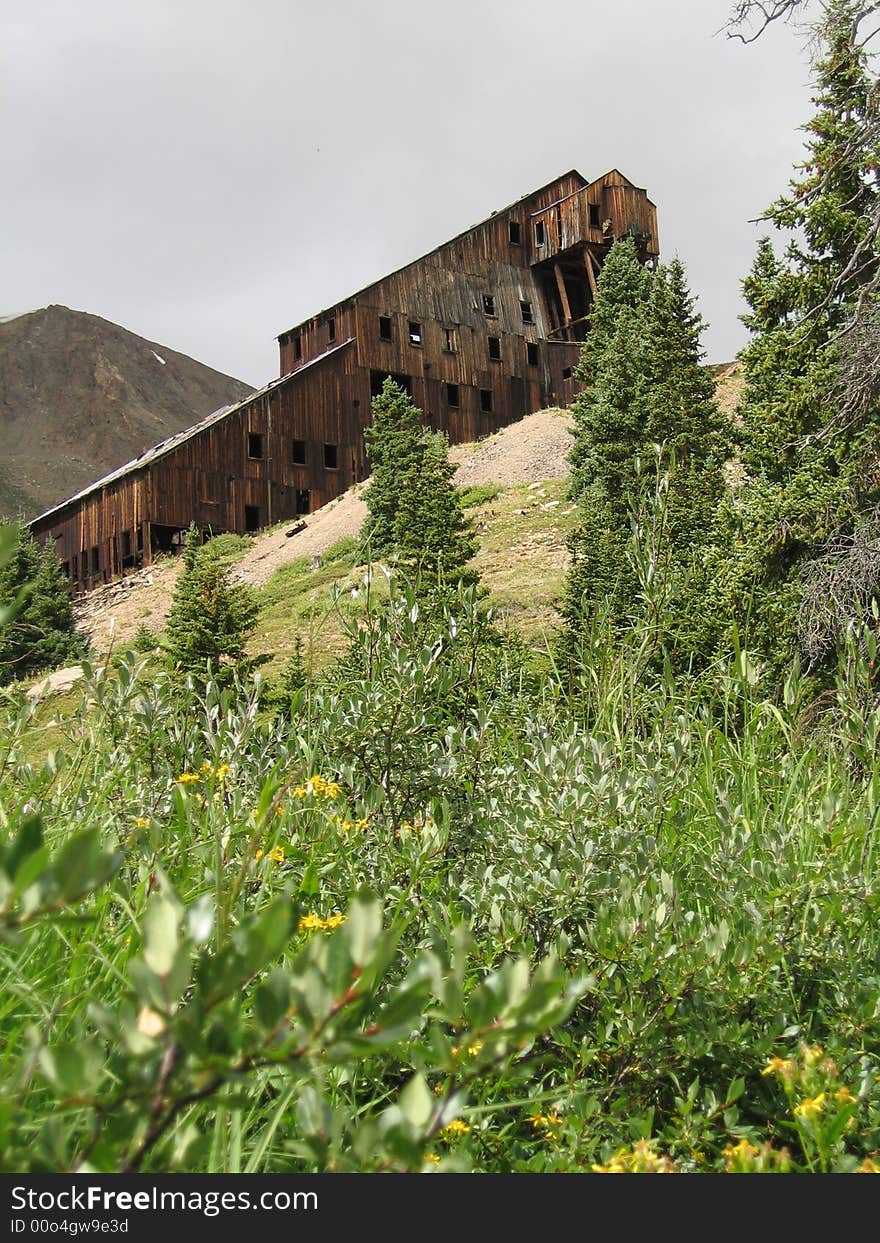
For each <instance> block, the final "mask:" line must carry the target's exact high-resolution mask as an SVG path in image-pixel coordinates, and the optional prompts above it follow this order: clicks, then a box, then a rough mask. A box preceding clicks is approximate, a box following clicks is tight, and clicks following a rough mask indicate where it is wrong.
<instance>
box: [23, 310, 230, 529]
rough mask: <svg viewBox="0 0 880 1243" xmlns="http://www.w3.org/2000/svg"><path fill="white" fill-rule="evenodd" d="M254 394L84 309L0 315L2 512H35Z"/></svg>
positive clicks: (202, 365) (173, 351)
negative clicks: (4, 316)
mask: <svg viewBox="0 0 880 1243" xmlns="http://www.w3.org/2000/svg"><path fill="white" fill-rule="evenodd" d="M251 391H252V388H251V386H250V385H248V384H245V383H243V382H242V381H241V380H235V379H233V378H232V377H231V376H227V375H223V374H222V373H221V372H219V371H214V370H213V368H211V367H206V366H205V365H204V364H203V363H199V362H196V361H195V359H192V358H188V357H187V356H186V355H185V354H178V353H177V352H176V351H175V350H171V349H169V348H168V347H167V346H163V345H158V344H156V343H155V342H153V341H146V340H144V338H143V337H139V336H137V335H136V334H135V333H133V332H129V331H128V330H127V329H125V328H121V327H120V326H119V325H118V324H113V323H110V322H109V321H108V320H106V319H101V318H100V317H99V316H97V315H88V314H86V313H85V312H83V311H71V310H69V309H68V308H67V307H64V306H48V307H44V308H43V309H41V310H38V311H31V312H30V313H28V314H25V315H18V316H15V317H13V318H10V319H6V320H0V437H2V439H0V444H2V450H0V517H14V516H16V515H18V514H22V515H23V516H24V517H26V518H31V517H34V515H35V514H37V513H38V512H40V511H41V510H43V509H47V508H49V506H51V505H54V504H56V503H57V502H59V501H63V500H64V499H65V498H66V497H68V496H70V495H71V494H72V493H74V492H76V491H78V490H79V489H80V488H84V487H86V486H87V485H88V484H89V483H92V482H93V481H94V480H95V479H99V478H100V477H101V476H102V475H104V474H106V473H107V472H108V471H110V470H113V469H114V468H115V467H117V466H121V465H122V464H123V463H124V462H127V461H128V460H129V459H130V458H132V457H135V456H137V454H139V453H141V452H143V450H144V449H146V448H149V447H150V446H151V445H154V444H156V443H157V442H158V441H160V440H164V439H165V437H166V436H170V435H171V434H172V433H173V432H178V431H181V430H182V429H183V428H185V427H189V426H190V425H191V424H192V423H195V422H197V421H198V420H199V419H201V418H203V417H204V416H205V415H206V414H210V413H211V412H212V411H213V410H217V409H218V408H219V407H220V406H224V405H228V404H231V403H233V402H237V401H241V400H242V399H243V398H244V397H246V396H247V395H248V393H250V392H251Z"/></svg>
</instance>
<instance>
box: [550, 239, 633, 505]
mask: <svg viewBox="0 0 880 1243" xmlns="http://www.w3.org/2000/svg"><path fill="white" fill-rule="evenodd" d="M650 290H651V273H650V272H649V271H648V269H647V268H646V267H645V266H644V265H643V264H642V263H641V262H640V261H639V256H638V251H637V250H636V246H635V243H634V242H633V240H632V238H624V239H623V240H621V241H618V242H615V243H614V245H613V246H612V247H611V250H610V251H609V252H608V258H607V259H606V260H605V264H604V266H603V268H602V272H601V275H600V276H599V281H598V287H597V291H596V302H595V305H594V307H593V310H592V312H591V314H590V331H589V333H588V334H587V339H586V341H585V342H584V345H583V348H582V350H581V357H580V361H579V362H578V366H577V368H576V370H575V375H576V378H577V379H578V380H579V381H580V383H581V384H582V385H583V388H582V389H581V391H580V393H579V394H578V395H577V396H576V397H575V399H574V401H573V402H572V404H571V407H570V412H571V417H572V424H573V426H572V435H573V436H574V444H573V446H572V450H571V453H570V454H569V459H568V460H569V462H570V463H571V467H572V469H571V476H570V478H569V495H570V497H571V499H572V500H577V499H578V498H579V497H580V496H581V495H582V493H583V492H584V491H585V490H586V489H587V488H588V487H590V486H591V485H592V484H593V483H594V482H595V480H596V479H597V478H599V479H602V480H604V479H605V478H606V476H608V485H609V487H610V488H611V490H612V491H613V490H614V487H613V482H612V479H611V475H612V474H613V464H614V462H615V461H617V462H618V463H619V464H621V465H622V464H623V463H624V462H628V461H629V460H630V458H631V454H629V453H628V452H627V449H626V445H627V442H629V443H634V442H635V441H639V440H640V436H639V432H638V427H637V424H638V416H637V414H636V413H635V411H633V410H632V403H633V392H632V384H633V377H634V376H635V375H636V374H640V373H641V368H640V366H639V360H638V354H639V353H640V351H641V348H642V332H641V322H642V316H643V313H644V309H645V304H646V302H647V300H648V298H649V296H650ZM627 358H628V359H630V360H631V362H632V364H633V366H632V367H628V366H625V365H624V364H625V363H626V359H627ZM612 369H617V370H618V371H619V372H620V373H621V378H623V379H624V380H625V382H626V391H625V393H623V394H621V395H620V396H619V397H617V396H616V395H615V393H614V391H613V388H612V387H610V384H609V372H610V370H612ZM627 412H628V413H627ZM618 422H619V423H622V426H621V427H620V428H619V434H618V435H612V434H611V430H612V429H611V427H610V426H609V424H610V423H618ZM614 445H617V446H618V447H617V449H614V448H612V446H614Z"/></svg>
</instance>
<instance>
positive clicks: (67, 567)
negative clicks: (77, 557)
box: [61, 561, 70, 578]
mask: <svg viewBox="0 0 880 1243" xmlns="http://www.w3.org/2000/svg"><path fill="white" fill-rule="evenodd" d="M61 573H62V574H63V575H64V577H65V578H70V562H69V561H64V562H62V565H61Z"/></svg>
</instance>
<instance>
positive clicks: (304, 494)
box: [296, 488, 312, 514]
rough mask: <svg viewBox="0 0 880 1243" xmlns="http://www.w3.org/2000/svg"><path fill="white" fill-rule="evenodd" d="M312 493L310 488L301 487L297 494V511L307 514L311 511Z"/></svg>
mask: <svg viewBox="0 0 880 1243" xmlns="http://www.w3.org/2000/svg"><path fill="white" fill-rule="evenodd" d="M311 503H312V494H311V492H310V491H309V489H308V488H299V489H298V491H297V494H296V512H297V513H298V514H307V513H309V512H310V511H311Z"/></svg>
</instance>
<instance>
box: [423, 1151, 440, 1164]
mask: <svg viewBox="0 0 880 1243" xmlns="http://www.w3.org/2000/svg"><path fill="white" fill-rule="evenodd" d="M425 1160H426V1161H430V1162H431V1164H432V1165H439V1163H440V1158H439V1157H438V1156H437V1154H436V1152H426V1153H425Z"/></svg>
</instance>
